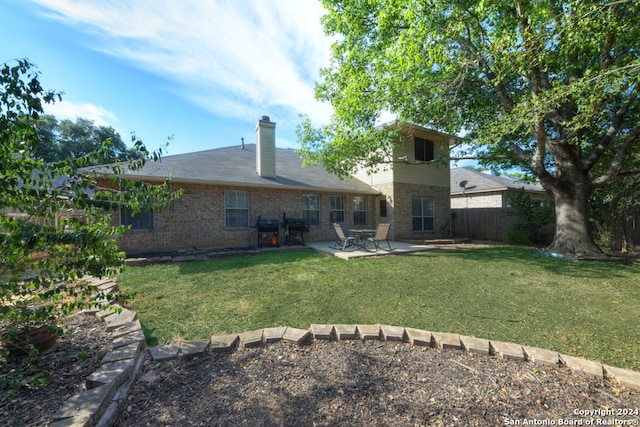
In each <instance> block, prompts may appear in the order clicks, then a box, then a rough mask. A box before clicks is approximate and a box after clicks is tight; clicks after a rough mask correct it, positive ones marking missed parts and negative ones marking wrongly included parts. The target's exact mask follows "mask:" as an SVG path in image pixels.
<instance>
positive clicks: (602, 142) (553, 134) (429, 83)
mask: <svg viewBox="0 0 640 427" xmlns="http://www.w3.org/2000/svg"><path fill="white" fill-rule="evenodd" d="M323 4H324V6H325V8H326V9H327V11H328V14H327V15H325V16H324V17H323V24H324V27H325V30H326V32H327V34H328V35H330V36H333V37H335V38H336V40H337V41H336V42H335V43H334V44H333V47H332V50H333V51H332V61H331V64H330V66H329V67H327V68H325V69H324V70H322V81H321V82H320V83H319V85H318V86H317V90H316V96H317V98H319V99H321V100H325V101H328V102H330V103H331V104H332V105H333V107H334V115H333V117H332V120H331V123H329V124H327V125H322V126H319V127H317V126H314V125H313V124H312V123H311V122H310V121H309V120H308V119H305V120H303V123H302V124H301V125H300V126H299V128H298V133H299V136H300V139H301V142H302V151H303V153H304V155H305V157H306V161H307V162H310V163H313V162H319V161H321V162H323V163H324V164H326V165H327V167H328V168H329V169H330V170H333V171H334V172H337V173H341V174H346V173H348V172H350V171H351V170H352V169H353V168H354V167H355V166H356V165H358V164H359V162H360V164H362V163H361V161H362V159H365V161H370V162H375V161H376V160H377V159H378V158H379V157H380V151H381V150H388V149H389V148H391V147H392V146H393V140H394V135H389V134H388V133H387V132H376V131H375V125H376V123H377V120H378V119H379V117H380V116H381V114H382V113H383V112H391V113H393V114H395V115H396V116H397V117H398V119H399V121H400V122H405V121H406V122H410V123H414V124H421V125H424V126H427V127H432V128H435V129H437V130H441V131H444V132H448V133H454V134H456V133H460V132H463V131H464V132H466V135H465V137H466V141H465V142H466V143H468V144H469V145H470V146H471V147H472V148H473V150H472V152H471V153H470V156H471V157H475V158H481V159H484V160H485V162H487V163H491V164H493V165H494V166H496V167H499V168H502V169H511V168H513V167H518V168H522V169H524V170H526V171H528V172H529V173H531V174H532V175H534V176H535V177H537V178H538V179H539V180H540V182H541V183H542V184H543V185H544V186H545V188H546V189H547V190H548V191H550V192H551V193H552V194H553V195H554V199H555V207H556V218H557V220H556V233H555V239H554V242H553V243H552V244H551V247H550V249H551V250H555V251H557V252H561V253H569V254H578V255H580V254H587V255H594V254H599V249H598V248H597V247H596V246H595V244H594V243H593V239H592V238H591V235H590V230H589V225H588V214H587V211H588V209H587V200H588V197H589V195H590V193H591V192H592V191H593V190H594V189H595V188H599V187H602V186H604V185H606V184H608V183H610V182H611V181H613V180H615V179H618V178H620V177H622V176H625V175H632V174H637V173H638V170H637V169H635V167H634V165H633V164H632V161H633V160H634V159H637V154H638V151H639V149H638V137H639V136H640V126H639V117H640V115H639V109H640V105H639V102H638V83H639V80H640V77H639V76H640V60H639V59H640V49H639V45H638V43H639V40H640V26H639V25H638V24H637V16H638V15H639V14H640V2H638V1H634V0H616V1H604V0H603V1H583V0H579V1H577V0H576V1H561V0H550V1H544V2H533V1H527V0H517V1H511V0H510V1H506V0H496V1H486V0H453V1H441V0H422V1H421V0H403V1H398V0H372V1H367V2H362V1H356V0H323ZM375 135H378V136H375ZM371 153H376V156H375V157H373V158H371V157H369V156H370V154H371ZM368 159H373V160H368Z"/></svg>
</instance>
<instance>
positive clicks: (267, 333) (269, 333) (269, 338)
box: [263, 326, 287, 343]
mask: <svg viewBox="0 0 640 427" xmlns="http://www.w3.org/2000/svg"><path fill="white" fill-rule="evenodd" d="M286 331H287V327H286V326H280V327H277V328H265V329H264V335H263V340H264V342H265V343H274V342H278V341H280V340H282V337H283V336H284V333H285V332H286Z"/></svg>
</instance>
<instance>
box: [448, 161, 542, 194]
mask: <svg viewBox="0 0 640 427" xmlns="http://www.w3.org/2000/svg"><path fill="white" fill-rule="evenodd" d="M461 184H463V185H461ZM521 188H524V190H525V191H529V192H536V193H544V192H545V190H544V188H543V187H542V185H540V184H539V183H529V182H525V181H522V180H521V179H520V178H514V177H511V176H506V175H501V176H495V175H490V174H487V173H483V172H478V171H473V170H469V169H464V168H455V169H451V195H452V196H456V195H462V194H472V193H485V192H496V191H505V190H519V189H521Z"/></svg>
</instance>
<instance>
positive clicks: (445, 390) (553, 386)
mask: <svg viewBox="0 0 640 427" xmlns="http://www.w3.org/2000/svg"><path fill="white" fill-rule="evenodd" d="M618 408H640V393H638V392H637V391H630V390H625V389H624V388H621V387H618V386H617V385H616V384H612V383H609V382H608V381H602V380H596V379H594V378H592V377H588V376H584V375H583V374H581V373H577V372H572V371H571V370H569V369H568V368H566V367H561V368H547V367H544V366H542V365H537V364H531V363H528V362H515V361H507V360H502V359H498V358H495V357H489V356H483V355H474V354H469V353H465V352H463V351H456V350H436V349H433V348H424V347H413V346H411V345H409V344H406V343H393V342H380V341H366V342H362V341H313V342H312V343H310V344H308V345H303V346H295V345H292V344H286V343H283V342H280V343H274V344H269V345H266V346H264V347H258V348H252V349H237V350H235V351H233V352H231V353H228V354H216V353H205V354H204V355H203V356H201V357H198V358H196V359H192V360H185V359H176V360H170V361H165V362H157V363H156V362H153V361H151V360H150V359H148V360H147V361H146V365H145V372H144V374H143V376H142V377H141V378H140V379H139V380H138V382H137V383H136V384H135V386H134V388H133V390H132V393H131V395H130V396H129V401H128V403H127V405H126V408H125V410H124V411H123V413H122V414H121V417H120V420H119V423H118V425H119V426H121V427H124V426H138V425H154V426H230V425H234V426H236V425H248V426H338V425H339V426H356V425H358V426H362V425H375V426H398V425H409V426H430V425H447V426H448V425H460V426H463V425H472V426H476V425H477V426H487V425H508V423H513V425H516V424H517V423H518V422H520V423H521V425H527V424H523V423H525V420H527V421H529V422H538V421H539V422H547V423H548V422H551V421H555V423H556V424H555V425H559V420H582V422H583V423H584V422H586V420H587V419H593V420H594V423H595V422H596V420H601V421H602V420H608V419H613V418H624V419H638V418H640V415H634V416H624V417H620V416H616V415H613V416H608V415H606V413H605V412H604V410H607V409H615V410H617V409H618ZM590 410H593V411H600V410H602V412H597V415H585V412H581V411H590ZM529 425H535V424H529ZM538 425H539V424H538ZM565 425H566V424H565ZM578 425H579V424H578Z"/></svg>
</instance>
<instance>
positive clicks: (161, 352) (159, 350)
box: [149, 344, 180, 362]
mask: <svg viewBox="0 0 640 427" xmlns="http://www.w3.org/2000/svg"><path fill="white" fill-rule="evenodd" d="M149 352H150V353H151V357H152V358H153V360H155V361H156V362H162V361H163V360H171V359H175V358H176V357H178V353H179V352H180V346H179V345H178V344H170V345H159V346H156V347H151V348H150V349H149Z"/></svg>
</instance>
